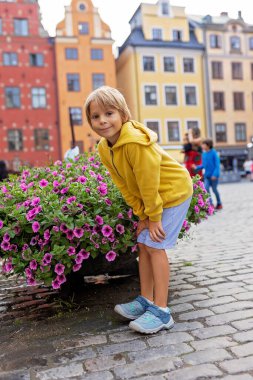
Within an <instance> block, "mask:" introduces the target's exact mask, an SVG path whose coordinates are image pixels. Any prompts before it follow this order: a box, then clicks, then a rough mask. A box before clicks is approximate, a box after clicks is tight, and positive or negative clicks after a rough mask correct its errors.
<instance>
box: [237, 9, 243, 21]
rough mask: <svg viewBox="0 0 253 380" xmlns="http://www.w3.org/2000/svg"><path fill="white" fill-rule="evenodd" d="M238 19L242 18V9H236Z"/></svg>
mask: <svg viewBox="0 0 253 380" xmlns="http://www.w3.org/2000/svg"><path fill="white" fill-rule="evenodd" d="M238 19H240V20H242V11H238Z"/></svg>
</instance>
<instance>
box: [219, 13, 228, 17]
mask: <svg viewBox="0 0 253 380" xmlns="http://www.w3.org/2000/svg"><path fill="white" fill-rule="evenodd" d="M220 15H221V17H228V12H221V14H220Z"/></svg>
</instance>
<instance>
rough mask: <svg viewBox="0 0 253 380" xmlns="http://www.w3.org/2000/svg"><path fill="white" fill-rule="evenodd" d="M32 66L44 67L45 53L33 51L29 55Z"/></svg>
mask: <svg viewBox="0 0 253 380" xmlns="http://www.w3.org/2000/svg"><path fill="white" fill-rule="evenodd" d="M29 59H30V66H33V67H42V66H44V55H43V54H42V53H31V54H30V55H29Z"/></svg>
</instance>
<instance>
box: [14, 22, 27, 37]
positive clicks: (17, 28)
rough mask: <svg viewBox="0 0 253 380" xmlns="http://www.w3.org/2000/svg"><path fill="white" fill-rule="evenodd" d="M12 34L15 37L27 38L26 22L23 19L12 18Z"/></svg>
mask: <svg viewBox="0 0 253 380" xmlns="http://www.w3.org/2000/svg"><path fill="white" fill-rule="evenodd" d="M14 34H15V35H16V36H28V20H27V19H25V18H14Z"/></svg>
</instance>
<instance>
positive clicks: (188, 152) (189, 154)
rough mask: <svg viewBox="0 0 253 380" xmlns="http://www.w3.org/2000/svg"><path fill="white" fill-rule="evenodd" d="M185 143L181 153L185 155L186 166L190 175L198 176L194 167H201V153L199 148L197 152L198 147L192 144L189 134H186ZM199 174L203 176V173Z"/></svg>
mask: <svg viewBox="0 0 253 380" xmlns="http://www.w3.org/2000/svg"><path fill="white" fill-rule="evenodd" d="M183 143H184V144H183V150H182V151H181V153H184V166H185V167H186V169H187V170H188V172H189V173H190V176H191V177H194V176H195V175H196V172H195V170H194V169H193V167H192V166H193V165H201V162H202V159H201V152H199V151H198V150H199V149H198V148H197V150H196V145H194V144H192V143H191V142H190V139H189V134H188V133H185V135H184V138H183ZM199 174H200V175H201V176H202V173H199Z"/></svg>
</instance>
